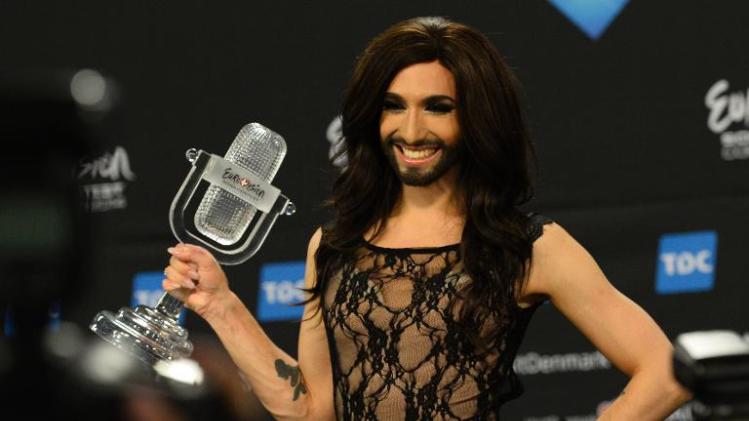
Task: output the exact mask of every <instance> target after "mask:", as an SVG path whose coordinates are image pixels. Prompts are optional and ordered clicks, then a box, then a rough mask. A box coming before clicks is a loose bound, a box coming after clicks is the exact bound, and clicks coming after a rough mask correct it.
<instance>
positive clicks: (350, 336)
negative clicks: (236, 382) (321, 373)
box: [323, 221, 547, 420]
mask: <svg viewBox="0 0 749 421" xmlns="http://www.w3.org/2000/svg"><path fill="white" fill-rule="evenodd" d="M544 222H547V221H544ZM541 223H543V222H541ZM541 223H539V224H541ZM532 229H535V230H536V231H538V232H537V233H534V232H533V231H529V232H530V233H532V235H533V237H532V238H537V236H538V235H540V232H541V231H542V230H539V229H537V227H535V228H533V227H532ZM468 282H470V280H469V278H468V276H467V275H466V274H465V273H464V272H463V270H462V267H461V262H460V256H459V247H458V245H452V246H446V247H439V248H417V249H386V248H381V247H377V246H374V245H372V244H369V243H363V245H362V247H361V248H360V249H359V250H358V252H357V254H356V256H354V257H352V258H351V259H349V261H347V262H345V263H344V264H343V265H342V267H341V268H340V270H339V271H338V272H337V274H336V275H335V276H333V277H332V278H331V279H329V280H328V283H327V285H326V288H325V291H324V293H323V317H324V321H325V327H326V330H327V333H328V340H329V342H330V344H329V345H330V350H331V358H332V365H333V381H334V388H335V392H334V394H335V405H336V412H337V415H338V418H339V419H344V420H399V419H406V420H453V419H498V418H499V408H500V406H501V405H502V403H504V402H506V401H508V400H510V399H513V398H515V397H517V396H519V395H520V394H521V393H522V385H521V384H520V382H519V381H518V380H517V377H516V376H515V373H514V372H513V371H512V362H513V360H514V358H515V354H516V352H517V348H518V347H519V345H520V342H521V340H522V337H523V334H524V333H525V329H526V327H527V324H528V322H529V321H530V318H531V315H532V314H533V312H534V310H535V309H536V308H537V306H533V307H530V308H525V309H523V308H520V307H514V308H513V309H510V311H512V312H514V314H513V316H514V317H509V318H507V319H504V318H503V320H496V321H492V323H500V324H502V325H503V326H502V328H501V332H502V337H501V338H499V340H498V341H497V342H496V343H497V344H498V346H496V347H494V348H493V349H491V350H488V351H487V352H477V350H476V349H474V345H473V344H472V342H471V340H470V333H471V332H469V331H468V329H470V327H467V326H465V325H463V324H462V323H460V322H459V320H458V308H459V307H458V305H456V303H458V302H459V301H460V298H459V294H460V290H461V288H462V287H464V286H465V285H466V283H468Z"/></svg>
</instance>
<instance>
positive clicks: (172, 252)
mask: <svg viewBox="0 0 749 421" xmlns="http://www.w3.org/2000/svg"><path fill="white" fill-rule="evenodd" d="M166 251H167V253H169V254H174V252H175V250H174V247H169V248H168V249H166Z"/></svg>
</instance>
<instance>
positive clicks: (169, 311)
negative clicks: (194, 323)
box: [156, 292, 183, 322]
mask: <svg viewBox="0 0 749 421" xmlns="http://www.w3.org/2000/svg"><path fill="white" fill-rule="evenodd" d="M182 307H183V306H182V302H181V301H180V300H178V299H176V298H174V297H172V296H171V295H169V293H168V292H165V293H164V294H163V295H162V296H161V298H159V302H158V303H157V304H156V310H158V311H159V312H160V313H161V314H163V315H165V316H168V317H169V318H171V319H172V320H174V321H175V322H176V321H177V318H178V317H179V313H180V311H182Z"/></svg>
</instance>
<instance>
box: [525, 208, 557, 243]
mask: <svg viewBox="0 0 749 421" xmlns="http://www.w3.org/2000/svg"><path fill="white" fill-rule="evenodd" d="M552 222H554V220H553V219H551V218H549V217H548V216H546V215H541V214H538V213H535V212H530V213H528V232H527V233H528V239H529V240H530V241H531V242H534V241H536V240H538V239H539V238H540V237H541V235H543V233H544V225H546V224H551V223H552Z"/></svg>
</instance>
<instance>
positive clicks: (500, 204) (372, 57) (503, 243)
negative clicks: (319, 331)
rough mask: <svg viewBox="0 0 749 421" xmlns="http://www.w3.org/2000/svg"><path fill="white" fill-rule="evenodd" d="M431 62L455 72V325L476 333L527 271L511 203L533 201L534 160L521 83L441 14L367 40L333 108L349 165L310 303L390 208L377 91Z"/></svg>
mask: <svg viewBox="0 0 749 421" xmlns="http://www.w3.org/2000/svg"><path fill="white" fill-rule="evenodd" d="M434 60H437V61H439V62H440V63H441V64H442V65H443V66H445V67H446V68H447V69H448V70H450V72H452V74H453V76H454V79H455V84H456V91H457V98H456V103H457V105H456V107H457V108H456V110H457V116H458V122H459V125H460V129H461V141H462V142H463V143H464V145H463V153H462V155H461V156H462V158H463V159H462V161H461V162H460V171H461V172H460V176H459V183H460V187H461V188H462V189H463V197H464V200H465V203H464V204H463V208H464V209H465V211H466V214H465V227H464V228H463V233H462V239H461V245H460V256H461V259H462V262H463V266H464V270H465V271H466V273H467V274H468V275H469V276H470V277H471V279H472V282H471V283H470V285H469V286H468V287H467V289H466V290H464V291H463V292H464V294H463V297H464V299H465V302H464V303H463V305H461V306H460V308H461V311H460V320H461V321H462V322H463V323H465V324H466V325H469V326H474V327H479V328H480V327H481V326H485V324H484V321H486V320H490V319H491V318H492V317H491V316H495V317H496V316H499V317H501V318H503V319H504V320H507V317H509V316H511V315H512V313H513V312H512V311H508V310H510V309H513V308H515V307H514V306H516V303H517V301H516V300H517V297H518V295H517V294H518V292H519V291H520V288H522V285H523V282H524V280H525V278H526V271H527V267H530V266H529V263H530V258H531V247H532V244H531V243H530V241H529V238H528V233H527V225H528V217H527V216H526V215H525V214H524V213H523V212H521V211H520V210H519V207H520V206H521V205H523V204H525V203H526V202H527V201H528V200H529V199H530V198H531V197H532V195H533V188H532V173H533V171H532V168H533V164H534V163H535V155H534V150H533V146H532V143H531V141H530V136H529V133H528V128H527V125H526V118H525V115H524V112H523V106H522V105H521V89H520V85H519V83H518V81H517V80H516V78H515V76H514V74H513V73H512V71H511V70H510V68H509V67H508V66H507V64H506V63H505V61H504V59H503V58H502V57H501V55H500V54H499V52H498V51H497V49H496V48H495V47H494V45H493V44H492V43H491V41H490V40H489V39H488V38H487V37H486V36H484V35H483V34H482V33H480V32H479V31H477V30H475V29H473V28H471V27H469V26H466V25H464V24H460V23H456V22H452V21H449V20H447V19H444V18H441V17H419V18H414V19H410V20H407V21H403V22H400V23H397V24H395V25H394V26H392V27H390V28H388V29H387V30H386V31H385V32H383V33H382V34H380V35H378V36H377V37H375V38H374V39H373V40H372V41H371V42H370V44H369V45H368V46H367V47H366V49H365V50H364V52H363V53H362V54H361V56H360V57H359V58H358V60H357V62H356V66H355V68H354V71H353V75H352V77H351V80H350V82H349V85H348V87H347V89H346V91H345V96H344V100H343V107H342V131H343V133H342V135H343V138H342V140H343V141H344V145H343V147H342V149H341V153H342V154H345V156H346V157H347V159H348V165H346V167H345V168H344V169H343V171H342V172H341V174H340V175H339V177H338V178H337V180H336V181H335V183H334V185H333V193H332V197H331V199H330V200H329V205H330V206H331V207H332V209H333V212H334V221H333V223H332V224H330V225H329V226H327V227H326V229H325V232H324V235H323V238H322V240H321V243H320V246H319V247H318V250H317V253H316V255H315V262H316V267H317V280H318V282H317V284H316V285H314V287H313V288H312V289H311V290H310V291H311V293H312V296H311V300H314V299H318V298H320V297H321V294H322V292H323V291H324V289H325V285H326V282H327V280H328V279H329V277H330V276H331V275H333V274H334V272H335V271H336V270H337V269H339V268H340V264H341V263H342V262H343V261H344V260H345V259H346V258H347V256H349V257H350V256H351V255H352V253H354V252H355V251H356V250H357V249H358V248H359V247H360V246H361V245H362V239H363V238H364V235H365V234H366V233H367V232H368V231H370V230H372V229H373V228H375V233H374V235H372V236H371V238H374V237H376V236H377V234H378V233H379V230H380V229H381V228H382V227H383V225H384V224H383V223H384V221H386V220H387V218H388V217H389V216H390V214H391V212H392V211H393V208H394V206H395V205H396V203H397V202H398V200H399V197H400V193H401V182H400V180H399V179H398V176H397V175H396V173H395V171H394V170H393V168H392V167H391V165H390V164H389V162H388V160H387V158H386V157H385V155H384V153H383V151H382V149H381V146H380V141H381V140H380V135H379V133H380V132H379V122H380V116H381V112H382V107H383V99H384V95H385V92H386V90H387V88H388V86H389V85H390V82H391V81H392V80H393V78H394V77H395V75H396V74H397V73H398V72H399V71H400V70H402V69H404V68H405V67H408V66H410V65H412V64H416V63H424V62H431V61H434ZM318 308H319V307H318ZM495 320H496V319H495ZM502 325H503V323H499V324H498V325H497V326H496V328H495V330H494V331H490V332H488V334H487V335H481V336H482V337H484V339H488V340H489V343H486V341H482V342H484V343H485V345H491V343H492V338H495V337H497V336H498V335H496V333H498V331H497V330H498V329H501V328H502ZM469 330H471V329H469ZM473 330H474V331H481V329H473Z"/></svg>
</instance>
